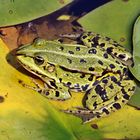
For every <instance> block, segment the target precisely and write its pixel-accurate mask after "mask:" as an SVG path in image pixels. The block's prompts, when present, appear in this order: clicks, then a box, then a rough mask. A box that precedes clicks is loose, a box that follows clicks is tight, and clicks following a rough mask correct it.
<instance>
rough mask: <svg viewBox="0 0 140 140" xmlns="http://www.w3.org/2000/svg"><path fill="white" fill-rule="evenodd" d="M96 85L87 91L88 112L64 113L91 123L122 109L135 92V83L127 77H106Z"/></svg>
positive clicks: (67, 111)
mask: <svg viewBox="0 0 140 140" xmlns="http://www.w3.org/2000/svg"><path fill="white" fill-rule="evenodd" d="M95 83H96V84H95ZM95 83H94V84H93V87H92V88H91V89H89V90H88V91H87V94H86V97H85V106H86V108H87V110H83V109H82V108H81V109H80V108H77V110H65V111H64V112H66V113H69V114H74V115H75V116H78V117H80V118H82V120H83V122H89V121H91V120H94V119H98V118H100V117H104V116H107V115H109V114H110V113H111V112H115V111H116V110H119V109H121V108H122V107H123V106H124V105H125V104H126V103H127V102H128V101H129V99H130V97H131V96H132V95H133V93H134V90H135V83H134V81H132V80H130V79H128V78H126V77H125V78H124V79H123V78H122V79H120V77H119V76H118V75H116V76H113V75H112V76H109V75H108V76H104V77H103V78H102V79H100V80H99V82H98V81H96V82H95Z"/></svg>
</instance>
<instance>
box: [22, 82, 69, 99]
mask: <svg viewBox="0 0 140 140" xmlns="http://www.w3.org/2000/svg"><path fill="white" fill-rule="evenodd" d="M32 82H33V83H34V84H35V85H36V87H33V86H30V85H27V84H25V83H23V82H22V83H21V84H22V85H23V86H24V87H26V88H30V89H32V90H35V91H37V92H38V93H40V94H41V95H43V96H45V97H47V98H49V99H54V100H66V99H69V98H71V94H70V92H69V88H68V87H66V86H64V85H63V84H62V83H57V84H55V88H52V87H51V88H50V87H49V86H48V84H46V83H44V86H43V87H42V86H41V85H40V84H39V83H37V82H36V81H35V80H34V79H32Z"/></svg>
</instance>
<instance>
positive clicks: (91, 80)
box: [17, 32, 135, 122]
mask: <svg viewBox="0 0 140 140" xmlns="http://www.w3.org/2000/svg"><path fill="white" fill-rule="evenodd" d="M79 38H80V41H79V39H77V43H76V44H65V43H64V44H63V43H62V42H63V41H62V40H61V42H60V41H46V40H36V41H35V42H34V43H33V44H31V45H27V46H22V47H21V48H19V50H18V51H17V59H18V61H19V62H20V63H21V65H22V66H23V67H25V68H26V69H27V70H28V71H30V72H31V73H33V74H35V75H37V76H38V77H40V78H41V79H42V80H43V81H44V83H45V84H46V85H47V86H46V87H44V88H39V89H37V90H36V91H38V92H39V93H40V94H42V95H43V96H45V97H47V98H49V99H55V100H67V99H70V98H71V92H72V91H75V92H83V93H85V94H84V98H83V101H84V102H83V107H81V108H77V109H76V110H71V109H68V110H63V111H64V112H65V113H69V114H73V115H76V116H78V117H81V118H82V120H83V122H89V121H91V120H94V119H98V118H101V117H104V116H107V115H109V114H110V113H111V112H114V111H116V110H119V109H121V108H122V107H123V106H124V105H125V104H126V103H127V102H128V101H129V99H130V98H131V96H132V95H133V93H134V91H135V82H134V81H133V80H131V79H130V78H129V73H128V66H129V63H130V62H131V63H132V56H131V54H130V53H129V52H127V51H126V50H125V49H124V48H122V46H121V45H119V44H118V43H117V42H115V41H113V40H112V39H110V38H108V37H103V36H101V35H99V34H95V33H91V32H86V33H82V34H80V35H79Z"/></svg>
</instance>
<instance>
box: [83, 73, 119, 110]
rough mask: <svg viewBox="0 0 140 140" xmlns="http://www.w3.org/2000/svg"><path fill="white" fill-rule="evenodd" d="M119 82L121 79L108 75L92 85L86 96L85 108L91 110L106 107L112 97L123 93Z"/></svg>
mask: <svg viewBox="0 0 140 140" xmlns="http://www.w3.org/2000/svg"><path fill="white" fill-rule="evenodd" d="M111 75H112V76H111ZM119 81H120V78H119V77H118V76H117V75H114V74H112V73H108V74H106V75H104V76H103V77H102V78H100V79H98V80H97V81H96V82H95V83H93V85H91V89H90V90H89V91H87V93H86V95H85V96H86V97H85V106H86V107H87V108H88V109H90V110H95V109H98V108H100V107H101V106H105V105H106V104H107V102H108V101H110V99H111V98H112V97H114V96H115V95H117V94H118V93H119V92H120V91H121V86H120V85H119V84H120V82H119Z"/></svg>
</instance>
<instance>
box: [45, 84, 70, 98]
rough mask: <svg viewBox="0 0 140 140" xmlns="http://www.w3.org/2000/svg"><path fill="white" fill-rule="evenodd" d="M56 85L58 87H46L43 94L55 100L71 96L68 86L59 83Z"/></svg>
mask: <svg viewBox="0 0 140 140" xmlns="http://www.w3.org/2000/svg"><path fill="white" fill-rule="evenodd" d="M56 86H57V88H56V89H50V88H49V89H48V88H47V89H44V92H43V93H42V95H43V96H45V97H47V98H49V99H54V100H66V99H69V98H71V95H70V92H69V88H68V87H66V86H63V84H57V85H56Z"/></svg>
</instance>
